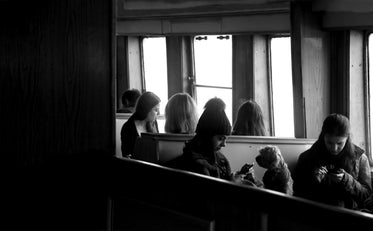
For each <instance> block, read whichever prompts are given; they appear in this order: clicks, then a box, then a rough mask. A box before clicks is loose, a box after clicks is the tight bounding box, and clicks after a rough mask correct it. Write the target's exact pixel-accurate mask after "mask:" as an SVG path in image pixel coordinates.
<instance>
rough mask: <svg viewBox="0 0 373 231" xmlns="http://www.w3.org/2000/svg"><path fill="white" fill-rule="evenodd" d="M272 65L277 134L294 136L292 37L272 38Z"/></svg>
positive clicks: (279, 135)
mask: <svg viewBox="0 0 373 231" xmlns="http://www.w3.org/2000/svg"><path fill="white" fill-rule="evenodd" d="M271 65H272V70H271V71H272V87H273V88H272V90H273V110H274V125H275V136H278V137H294V108H293V83H292V71H291V45H290V37H278V38H272V39H271Z"/></svg>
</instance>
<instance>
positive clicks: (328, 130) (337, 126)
mask: <svg viewBox="0 0 373 231" xmlns="http://www.w3.org/2000/svg"><path fill="white" fill-rule="evenodd" d="M325 134H329V135H335V136H345V137H349V136H350V121H349V120H348V118H347V117H346V116H344V115H341V114H336V113H333V114H330V115H328V116H327V117H326V118H325V120H324V122H323V125H322V129H321V133H320V136H321V137H322V138H323V137H324V136H325Z"/></svg>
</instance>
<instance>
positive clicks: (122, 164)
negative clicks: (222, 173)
mask: <svg viewBox="0 0 373 231" xmlns="http://www.w3.org/2000/svg"><path fill="white" fill-rule="evenodd" d="M111 169H112V171H115V172H113V173H112V174H111V175H112V176H114V178H113V179H112V180H113V181H112V185H113V188H112V190H111V194H110V196H109V198H110V210H109V211H110V213H109V227H108V230H113V231H115V230H156V231H158V230H206V231H207V230H208V231H212V230H259V231H272V230H277V231H281V230H286V231H293V230H294V231H295V230H307V231H321V230H339V231H343V230H348V231H350V230H366V229H367V228H368V227H373V215H370V214H366V213H361V212H356V211H352V210H346V209H340V208H337V207H332V206H327V205H324V204H319V203H313V202H311V201H308V200H304V199H301V198H297V197H291V196H288V195H285V194H281V193H277V192H274V191H270V190H266V189H259V188H254V187H249V186H245V185H239V184H235V183H232V182H229V181H225V180H221V179H217V178H213V177H209V176H204V175H200V174H196V173H191V172H187V171H181V170H176V169H170V168H167V167H163V166H160V165H158V164H153V163H149V162H144V161H138V160H131V159H123V160H118V161H117V163H116V164H115V165H113V166H112V167H111Z"/></svg>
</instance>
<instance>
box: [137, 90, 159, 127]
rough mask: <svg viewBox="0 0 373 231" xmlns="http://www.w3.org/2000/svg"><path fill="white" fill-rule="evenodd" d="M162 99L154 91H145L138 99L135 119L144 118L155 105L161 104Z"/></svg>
mask: <svg viewBox="0 0 373 231" xmlns="http://www.w3.org/2000/svg"><path fill="white" fill-rule="evenodd" d="M160 102H161V99H160V98H159V97H158V96H157V95H156V94H154V93H153V92H150V91H147V92H144V93H143V94H142V95H141V96H140V97H139V98H138V100H137V103H136V108H135V113H134V114H133V116H134V119H135V120H144V119H146V117H147V116H148V113H149V112H150V110H152V108H153V107H154V106H156V105H157V104H159V103H160Z"/></svg>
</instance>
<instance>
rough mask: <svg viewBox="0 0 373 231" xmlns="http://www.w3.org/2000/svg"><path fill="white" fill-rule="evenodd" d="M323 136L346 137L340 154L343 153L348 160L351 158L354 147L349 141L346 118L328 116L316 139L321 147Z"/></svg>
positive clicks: (348, 123)
mask: <svg viewBox="0 0 373 231" xmlns="http://www.w3.org/2000/svg"><path fill="white" fill-rule="evenodd" d="M325 135H332V136H343V137H347V141H346V144H345V147H344V148H343V150H342V153H345V154H346V155H347V156H346V157H348V158H352V157H353V155H354V145H352V141H351V131H350V121H349V120H348V118H347V117H346V116H344V115H342V114H337V113H333V114H330V115H328V116H327V117H326V118H325V120H324V122H323V125H322V129H321V133H320V136H319V139H318V141H319V142H320V143H321V144H323V146H325V142H324V137H325Z"/></svg>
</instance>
